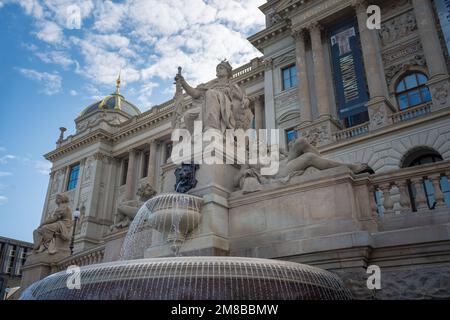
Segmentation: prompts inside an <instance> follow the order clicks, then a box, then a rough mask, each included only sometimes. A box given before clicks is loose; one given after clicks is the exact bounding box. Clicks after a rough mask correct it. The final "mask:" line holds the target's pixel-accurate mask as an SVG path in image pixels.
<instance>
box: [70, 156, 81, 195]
mask: <svg viewBox="0 0 450 320" xmlns="http://www.w3.org/2000/svg"><path fill="white" fill-rule="evenodd" d="M80 167H81V165H80V163H79V162H77V163H74V164H73V165H71V166H70V168H69V176H68V178H67V184H66V191H70V190H74V189H76V188H77V185H78V178H79V176H80ZM75 168H77V169H76V170H74V169H75ZM74 172H76V175H75V173H74ZM73 175H75V176H73Z"/></svg>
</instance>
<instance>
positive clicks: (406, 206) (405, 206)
mask: <svg viewBox="0 0 450 320" xmlns="http://www.w3.org/2000/svg"><path fill="white" fill-rule="evenodd" d="M397 186H398V190H399V193H400V207H401V209H400V211H401V212H402V213H404V212H411V211H412V210H411V200H410V197H409V192H408V184H407V183H406V181H399V182H397Z"/></svg>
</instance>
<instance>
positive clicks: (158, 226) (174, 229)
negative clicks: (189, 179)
mask: <svg viewBox="0 0 450 320" xmlns="http://www.w3.org/2000/svg"><path fill="white" fill-rule="evenodd" d="M202 201H203V199H202V198H200V197H196V196H192V195H188V194H182V193H167V194H161V195H158V196H156V197H154V198H152V199H150V200H148V201H147V202H146V203H145V204H144V205H143V206H142V208H141V209H139V211H138V213H137V214H136V217H135V218H134V219H133V222H132V223H131V225H130V228H129V229H128V233H127V235H126V237H125V240H124V243H123V245H122V250H121V253H120V258H121V260H132V259H141V258H143V257H144V251H145V249H146V248H148V247H150V245H151V244H152V238H153V236H154V231H157V232H158V233H160V237H159V238H160V239H161V240H162V241H164V242H171V243H172V250H173V252H174V254H175V255H176V256H177V255H179V249H180V247H181V245H182V243H183V242H184V240H185V239H186V237H187V236H188V234H189V233H191V232H192V231H193V230H194V229H195V228H196V227H197V225H198V223H199V221H200V218H201V215H200V210H201V205H202ZM155 238H156V237H155Z"/></svg>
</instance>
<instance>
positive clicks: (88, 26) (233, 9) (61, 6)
mask: <svg viewBox="0 0 450 320" xmlns="http://www.w3.org/2000/svg"><path fill="white" fill-rule="evenodd" d="M263 3H264V0H250V1H244V0H243V1H233V0H227V1H224V0H210V1H206V0H127V1H95V0H75V1H74V0H71V1H66V0H21V1H18V0H0V17H1V18H0V37H1V38H0V39H2V45H1V49H0V112H1V113H0V115H1V117H0V236H6V237H11V238H17V239H21V240H26V241H31V240H32V231H33V229H35V228H36V226H37V225H38V224H39V221H40V217H41V213H42V207H43V204H44V200H45V194H46V191H47V184H48V178H49V176H48V173H49V171H50V168H51V163H49V162H48V161H46V160H45V159H44V158H43V156H42V155H43V154H45V153H47V152H48V151H51V150H53V149H54V147H55V142H56V140H57V139H58V135H59V129H58V128H59V127H61V126H63V127H66V128H67V129H68V132H67V134H72V133H74V131H75V126H74V121H73V120H74V119H75V118H76V116H77V115H78V114H79V113H80V112H81V111H82V110H83V108H84V107H86V106H87V105H89V104H91V103H93V102H95V101H96V100H99V99H101V98H102V97H103V96H105V95H106V94H109V93H111V92H113V91H114V88H115V79H116V77H117V74H118V72H119V70H121V74H122V89H121V92H122V93H123V95H124V96H125V97H126V98H127V99H128V100H129V101H131V102H133V103H134V104H136V105H137V106H138V107H139V108H140V109H141V110H142V111H145V110H148V109H149V108H151V106H153V105H156V104H159V103H161V102H164V101H166V100H168V99H170V98H171V97H172V96H173V76H174V75H175V73H176V72H177V66H178V65H181V66H182V67H183V71H184V73H185V77H186V78H187V79H188V80H190V81H191V82H192V84H194V85H197V84H199V83H201V82H205V81H208V80H209V79H211V78H212V77H213V76H214V73H215V65H216V64H217V63H218V62H219V61H220V60H222V59H224V58H227V59H228V60H229V61H230V62H231V63H232V65H233V66H234V67H237V66H239V65H242V64H243V63H246V62H248V61H249V60H250V59H251V58H253V57H255V56H260V55H261V53H259V52H257V51H256V49H254V48H253V47H252V46H251V44H250V43H249V42H248V41H247V40H246V37H247V36H249V35H251V34H253V33H255V32H257V31H259V30H261V29H262V28H263V24H264V16H263V14H262V13H261V12H260V11H259V10H258V9H257V7H258V6H260V5H261V4H263Z"/></svg>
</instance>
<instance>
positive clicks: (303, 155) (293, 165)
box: [234, 137, 374, 193]
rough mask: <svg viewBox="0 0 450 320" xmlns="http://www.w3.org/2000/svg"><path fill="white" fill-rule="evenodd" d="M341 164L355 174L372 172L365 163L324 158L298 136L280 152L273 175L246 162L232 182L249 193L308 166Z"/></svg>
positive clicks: (336, 165) (319, 168)
mask: <svg viewBox="0 0 450 320" xmlns="http://www.w3.org/2000/svg"><path fill="white" fill-rule="evenodd" d="M342 166H346V167H348V168H349V169H350V170H351V171H352V172H353V173H355V174H360V173H365V172H368V173H374V172H373V170H372V169H371V168H370V167H369V166H368V165H367V164H366V163H355V164H346V163H341V162H337V161H333V160H328V159H325V158H323V157H322V156H321V154H320V152H319V151H318V150H317V149H316V148H315V147H314V146H312V145H311V144H310V143H309V142H308V141H307V140H306V139H305V138H303V137H299V138H297V139H296V140H294V141H293V142H292V143H291V145H290V149H289V153H288V154H287V155H286V154H284V153H283V152H281V153H280V165H279V168H280V169H279V171H278V173H277V174H276V175H275V176H267V177H265V176H262V175H261V173H260V168H259V165H248V164H246V165H242V166H241V169H240V171H239V173H238V174H237V175H236V177H235V178H234V184H235V187H238V188H239V189H241V190H242V191H243V192H244V193H250V192H255V191H259V190H261V189H262V187H261V186H262V185H264V184H270V183H275V182H281V183H287V182H289V180H290V179H291V178H292V177H294V176H299V175H302V174H303V173H304V172H305V170H306V169H307V168H309V167H313V168H316V169H318V170H326V169H331V168H337V167H342Z"/></svg>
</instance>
